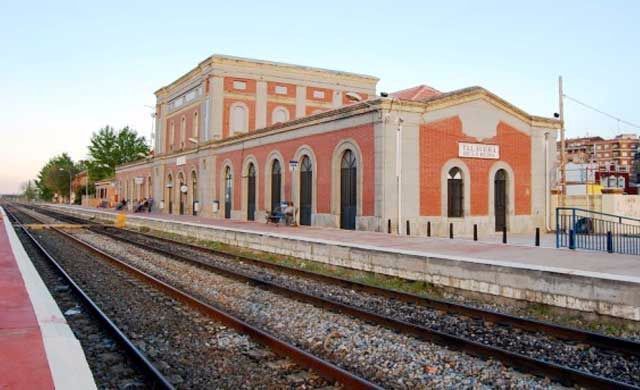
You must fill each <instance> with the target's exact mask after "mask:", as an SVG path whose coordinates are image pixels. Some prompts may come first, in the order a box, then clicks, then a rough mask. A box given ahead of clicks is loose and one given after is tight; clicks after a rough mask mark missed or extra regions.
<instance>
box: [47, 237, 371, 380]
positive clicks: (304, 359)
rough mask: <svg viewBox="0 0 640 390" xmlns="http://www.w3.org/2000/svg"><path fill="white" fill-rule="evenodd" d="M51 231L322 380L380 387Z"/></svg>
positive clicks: (78, 241) (94, 248) (94, 249)
mask: <svg viewBox="0 0 640 390" xmlns="http://www.w3.org/2000/svg"><path fill="white" fill-rule="evenodd" d="M51 230H53V231H55V232H56V233H58V234H60V235H61V236H63V237H65V238H67V239H69V240H71V241H73V242H74V243H76V244H79V245H80V246H82V247H84V248H86V249H88V250H90V251H91V252H93V253H95V254H97V255H99V256H100V257H102V258H104V259H106V260H108V261H109V262H111V263H112V264H114V265H116V266H118V267H119V268H121V269H123V270H125V271H127V272H129V273H130V274H132V275H134V276H135V277H137V278H138V279H140V280H142V281H144V282H146V283H148V284H150V285H152V286H154V287H155V288H157V289H158V290H161V291H163V292H164V293H165V294H167V295H169V296H171V297H173V298H175V299H176V300H179V301H181V302H183V303H185V304H187V305H188V306H190V307H192V308H194V309H196V310H198V311H200V312H201V313H203V314H204V315H206V316H208V317H211V318H213V319H214V320H216V321H219V322H221V323H223V324H225V325H227V326H229V327H231V328H233V329H235V330H237V331H238V332H240V333H244V334H247V335H248V336H250V337H251V338H253V339H254V340H256V341H257V342H259V343H261V344H263V345H265V346H267V347H269V348H270V349H271V350H273V351H274V352H275V353H277V354H279V355H282V356H287V357H289V358H291V359H292V360H293V361H294V362H296V363H297V364H300V365H301V366H303V367H306V368H308V369H311V370H314V371H316V372H317V373H318V374H320V375H321V376H322V377H323V378H325V379H327V380H330V381H336V382H340V383H342V384H344V385H345V386H347V387H348V388H352V389H380V387H379V386H378V385H376V384H374V383H372V382H369V381H368V380H366V379H363V378H361V377H359V376H357V375H354V374H352V373H350V372H348V371H346V370H344V369H342V368H340V367H338V366H336V365H334V364H333V363H330V362H328V361H326V360H323V359H321V358H319V357H317V356H315V355H313V354H310V353H308V352H306V351H304V350H302V349H300V348H298V347H296V346H294V345H292V344H289V343H287V342H285V341H283V340H280V339H278V338H276V337H274V336H272V335H270V334H269V333H267V332H265V331H263V330H261V329H259V328H256V327H254V326H252V325H250V324H249V323H247V322H245V321H243V320H241V319H239V318H237V317H235V316H233V315H231V314H229V313H226V312H225V311H223V310H221V309H219V308H216V307H214V306H212V305H209V304H208V303H206V302H204V301H202V300H200V299H198V298H196V297H193V296H191V295H190V294H188V293H186V292H184V291H182V290H180V289H178V288H176V287H174V286H172V285H170V284H168V283H166V282H164V281H162V280H160V279H158V278H156V277H154V276H152V275H150V274H148V273H146V272H144V271H142V270H140V269H138V268H136V267H134V266H132V265H130V264H127V263H126V262H124V261H122V260H120V259H118V258H116V257H114V256H112V255H110V254H108V253H106V252H104V251H102V250H101V249H99V248H97V247H95V246H93V245H91V244H88V243H86V242H84V241H82V240H80V239H78V238H76V237H73V236H72V235H70V234H69V233H67V232H65V231H63V230H60V229H58V228H55V227H52V228H51Z"/></svg>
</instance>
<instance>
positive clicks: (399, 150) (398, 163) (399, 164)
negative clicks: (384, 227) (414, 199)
mask: <svg viewBox="0 0 640 390" xmlns="http://www.w3.org/2000/svg"><path fill="white" fill-rule="evenodd" d="M402 122H404V120H403V119H402V118H400V117H398V119H397V124H398V128H397V130H396V180H397V183H398V235H402V144H401V142H402Z"/></svg>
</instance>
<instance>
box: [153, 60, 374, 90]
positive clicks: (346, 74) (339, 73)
mask: <svg viewBox="0 0 640 390" xmlns="http://www.w3.org/2000/svg"><path fill="white" fill-rule="evenodd" d="M225 62H244V63H249V64H259V65H267V66H279V67H285V68H290V69H293V70H298V71H308V72H317V73H325V74H326V73H330V74H333V75H334V76H338V77H347V78H359V79H366V80H370V81H374V82H378V81H380V79H379V78H378V77H375V76H371V75H366V74H361V73H352V72H344V71H340V70H333V69H326V68H318V67H313V66H306V65H297V64H291V63H286V62H277V61H267V60H259V59H255V58H246V57H235V56H230V55H225V54H212V55H210V56H209V57H207V58H205V59H204V60H202V61H200V62H199V63H198V65H196V66H195V67H193V68H192V69H191V70H189V71H187V72H186V73H184V74H183V75H182V76H180V77H178V78H177V79H176V80H174V81H172V82H171V83H169V84H167V85H165V86H163V87H160V88H158V90H156V91H155V92H154V94H155V95H158V94H159V93H161V92H163V91H164V90H166V89H169V88H171V87H173V86H175V85H178V84H180V83H182V82H183V81H185V80H187V79H189V78H191V77H193V76H195V75H196V74H197V73H198V71H201V70H202V69H203V68H205V67H206V66H207V65H211V64H216V63H218V64H220V63H225Z"/></svg>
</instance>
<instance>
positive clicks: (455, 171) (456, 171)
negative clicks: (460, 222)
mask: <svg viewBox="0 0 640 390" xmlns="http://www.w3.org/2000/svg"><path fill="white" fill-rule="evenodd" d="M463 201H464V183H463V181H462V171H461V170H460V168H458V167H454V168H451V169H450V170H449V174H448V176H447V215H448V216H449V217H452V218H461V217H463V216H464V207H463V204H464V203H463Z"/></svg>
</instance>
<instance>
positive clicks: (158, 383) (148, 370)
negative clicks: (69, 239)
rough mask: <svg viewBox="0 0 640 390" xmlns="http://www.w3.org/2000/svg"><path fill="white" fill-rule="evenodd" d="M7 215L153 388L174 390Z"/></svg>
mask: <svg viewBox="0 0 640 390" xmlns="http://www.w3.org/2000/svg"><path fill="white" fill-rule="evenodd" d="M5 213H6V214H7V216H8V217H9V220H10V221H11V222H12V223H13V224H14V226H16V227H17V228H18V229H20V230H21V231H22V233H23V234H24V235H25V236H26V237H27V238H28V239H29V240H30V241H31V243H32V244H33V245H34V246H35V248H37V250H38V251H39V252H40V254H41V255H42V256H43V257H44V258H46V259H47V260H48V262H49V263H50V265H51V266H52V267H53V268H54V269H55V271H56V272H57V273H58V274H59V276H60V277H62V279H63V280H64V282H65V283H66V285H68V286H70V288H71V289H72V290H73V291H74V293H75V297H77V298H78V299H79V300H80V301H81V302H82V304H83V306H84V307H85V308H88V309H89V310H90V311H91V312H92V314H93V316H94V318H96V319H97V320H98V321H99V322H100V323H101V325H102V327H103V328H104V329H106V331H107V332H108V333H110V335H111V336H112V338H114V339H115V340H116V342H117V343H118V344H119V345H120V346H121V348H122V349H124V351H126V353H127V354H128V355H129V358H130V359H131V360H132V361H134V362H136V363H137V366H138V367H139V368H140V369H141V370H142V372H143V373H144V375H145V376H146V378H147V380H148V381H149V383H150V384H151V388H155V389H173V388H174V387H173V385H172V384H171V382H170V381H169V380H168V379H167V378H166V377H164V375H162V374H161V373H160V371H158V369H157V368H156V367H154V365H153V364H152V363H151V362H150V361H149V359H148V358H147V356H145V354H144V353H143V352H142V351H140V349H138V348H137V347H136V346H135V345H134V344H133V343H132V342H131V340H130V339H129V338H128V337H127V336H126V335H125V333H124V332H123V331H122V330H121V329H120V328H118V326H116V324H115V323H114V322H113V321H112V320H111V319H110V318H109V317H108V316H107V315H106V314H105V313H104V312H103V311H102V310H101V309H100V308H99V307H98V305H97V304H96V303H95V302H94V301H93V300H92V299H91V298H90V297H89V295H88V294H87V293H86V292H85V291H84V290H83V289H82V288H81V287H80V286H79V285H78V284H77V283H76V281H75V280H74V279H73V278H72V277H71V276H70V275H69V274H68V273H67V272H66V271H65V270H64V269H63V268H62V266H61V265H60V263H59V262H58V261H57V260H56V259H55V258H54V257H53V256H51V255H50V254H49V252H48V251H47V250H46V249H45V248H44V247H43V246H42V245H41V244H40V242H39V241H38V240H37V239H36V238H35V237H34V236H33V235H32V234H31V233H30V232H29V230H28V229H27V228H26V227H24V225H22V223H21V222H20V221H19V220H18V219H17V218H16V217H15V215H13V213H11V212H10V211H9V210H7V209H5Z"/></svg>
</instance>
